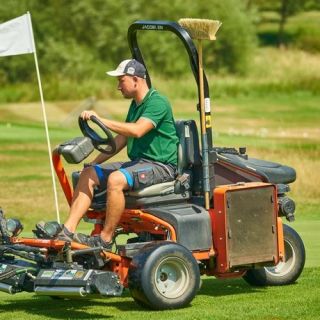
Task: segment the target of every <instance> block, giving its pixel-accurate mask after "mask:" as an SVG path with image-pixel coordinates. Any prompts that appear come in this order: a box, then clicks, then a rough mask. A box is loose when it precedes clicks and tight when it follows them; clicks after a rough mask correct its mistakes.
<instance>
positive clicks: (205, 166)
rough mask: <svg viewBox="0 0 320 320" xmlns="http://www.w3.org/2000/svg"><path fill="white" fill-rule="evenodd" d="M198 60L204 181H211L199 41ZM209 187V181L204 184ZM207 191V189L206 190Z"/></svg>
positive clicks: (208, 197)
mask: <svg viewBox="0 0 320 320" xmlns="http://www.w3.org/2000/svg"><path fill="white" fill-rule="evenodd" d="M198 60H199V90H200V119H201V135H202V152H203V156H202V161H203V163H202V165H203V179H209V163H208V155H207V154H206V153H207V151H208V150H207V149H208V142H207V132H206V118H205V110H204V88H203V66H202V42H201V40H200V39H199V40H198ZM204 185H205V186H206V185H207V181H206V182H205V183H204ZM205 189H206V188H205ZM204 201H205V202H204V203H205V208H206V209H207V210H209V208H210V196H209V191H207V190H205V193H204Z"/></svg>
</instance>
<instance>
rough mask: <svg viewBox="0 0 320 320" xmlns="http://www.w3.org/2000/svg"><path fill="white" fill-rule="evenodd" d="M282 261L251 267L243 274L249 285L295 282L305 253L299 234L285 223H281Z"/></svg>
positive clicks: (302, 264)
mask: <svg viewBox="0 0 320 320" xmlns="http://www.w3.org/2000/svg"><path fill="white" fill-rule="evenodd" d="M283 234H284V249H285V256H284V261H282V262H279V263H278V264H277V265H276V266H273V267H264V268H260V269H251V270H248V271H247V273H246V274H245V275H244V276H243V279H244V280H246V281H247V282H248V283H249V284H251V285H256V286H281V285H287V284H291V283H293V282H295V281H296V280H297V279H298V277H299V276H300V274H301V272H302V270H303V267H304V263H305V259H306V255H305V248H304V245H303V242H302V240H301V238H300V236H299V234H298V233H297V232H296V231H295V230H294V229H292V228H291V227H289V226H287V225H283Z"/></svg>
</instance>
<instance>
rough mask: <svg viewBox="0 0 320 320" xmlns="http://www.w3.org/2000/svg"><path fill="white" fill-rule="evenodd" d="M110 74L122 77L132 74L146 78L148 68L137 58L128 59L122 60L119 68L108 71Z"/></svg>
mask: <svg viewBox="0 0 320 320" xmlns="http://www.w3.org/2000/svg"><path fill="white" fill-rule="evenodd" d="M106 74H108V75H109V76H112V77H120V76H124V75H125V74H127V75H130V76H137V77H140V78H143V79H145V78H146V68H145V66H144V65H143V64H142V63H140V62H139V61H137V60H135V59H127V60H124V61H122V62H121V63H120V64H119V65H118V67H117V69H115V70H112V71H108V72H106Z"/></svg>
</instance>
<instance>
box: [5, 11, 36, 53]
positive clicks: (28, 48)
mask: <svg viewBox="0 0 320 320" xmlns="http://www.w3.org/2000/svg"><path fill="white" fill-rule="evenodd" d="M33 52H35V46H34V40H33V32H32V25H31V18H30V14H29V13H26V14H24V15H23V16H21V17H18V18H15V19H12V20H9V21H7V22H5V23H2V24H0V57H5V56H14V55H18V54H26V53H33Z"/></svg>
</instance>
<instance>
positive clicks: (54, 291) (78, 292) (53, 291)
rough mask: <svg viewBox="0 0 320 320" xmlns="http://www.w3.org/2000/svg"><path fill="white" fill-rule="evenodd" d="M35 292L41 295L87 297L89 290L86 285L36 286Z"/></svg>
mask: <svg viewBox="0 0 320 320" xmlns="http://www.w3.org/2000/svg"><path fill="white" fill-rule="evenodd" d="M34 292H35V293H36V294H38V295H41V296H80V297H85V296H86V295H87V294H88V292H87V291H86V290H85V288H84V287H44V286H39V287H35V289H34Z"/></svg>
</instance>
